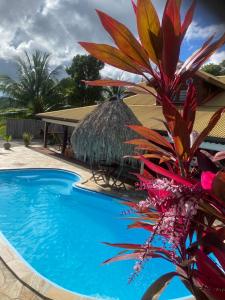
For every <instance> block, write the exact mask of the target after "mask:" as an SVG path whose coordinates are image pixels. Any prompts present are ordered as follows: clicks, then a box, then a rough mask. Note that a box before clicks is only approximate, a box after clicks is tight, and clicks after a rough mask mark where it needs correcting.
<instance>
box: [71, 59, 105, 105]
mask: <svg viewBox="0 0 225 300" xmlns="http://www.w3.org/2000/svg"><path fill="white" fill-rule="evenodd" d="M103 68H104V63H103V62H101V61H100V60H98V59H96V58H95V57H93V56H91V55H76V56H75V57H74V58H73V61H72V64H71V66H70V67H68V68H67V69H66V72H67V74H68V75H70V76H71V78H72V80H73V88H72V90H71V92H70V94H69V95H68V101H69V104H71V105H73V106H85V105H91V104H95V102H96V101H100V100H102V91H103V89H102V87H89V86H86V85H85V83H84V80H98V79H100V78H101V75H100V71H101V70H102V69H103Z"/></svg>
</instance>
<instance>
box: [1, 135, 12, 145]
mask: <svg viewBox="0 0 225 300" xmlns="http://www.w3.org/2000/svg"><path fill="white" fill-rule="evenodd" d="M3 139H4V140H5V141H6V142H7V143H8V142H10V141H11V140H12V136H11V135H5V136H4V137H3Z"/></svg>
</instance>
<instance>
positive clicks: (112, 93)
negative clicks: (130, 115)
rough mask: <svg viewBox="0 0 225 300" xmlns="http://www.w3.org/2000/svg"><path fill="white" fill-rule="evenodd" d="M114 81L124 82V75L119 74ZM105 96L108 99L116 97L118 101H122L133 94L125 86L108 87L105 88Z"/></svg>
mask: <svg viewBox="0 0 225 300" xmlns="http://www.w3.org/2000/svg"><path fill="white" fill-rule="evenodd" d="M114 79H116V80H122V79H123V73H121V74H119V75H118V76H117V77H115V78H114ZM103 95H104V97H105V98H107V99H109V98H113V97H114V98H116V99H118V100H122V99H123V98H125V97H128V96H130V95H132V93H131V92H130V91H129V90H128V89H126V88H125V87H123V86H107V87H104V88H103Z"/></svg>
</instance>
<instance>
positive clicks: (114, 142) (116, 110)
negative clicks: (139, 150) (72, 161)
mask: <svg viewBox="0 0 225 300" xmlns="http://www.w3.org/2000/svg"><path fill="white" fill-rule="evenodd" d="M126 125H140V122H139V121H138V119H137V118H136V116H135V115H134V113H133V112H132V110H131V109H130V108H129V107H128V106H127V105H126V104H125V103H124V102H123V101H122V100H108V101H105V102H103V103H101V104H99V105H98V106H97V107H96V109H95V110H94V111H93V112H91V113H90V114H89V115H88V116H87V117H86V118H85V119H84V120H83V121H82V122H81V123H80V125H79V126H78V127H77V128H76V129H75V130H74V132H73V134H72V137H71V144H72V147H73V151H74V153H75V156H76V158H77V159H79V160H82V161H84V162H88V163H90V164H92V163H98V162H101V161H103V160H104V161H105V162H106V163H107V164H113V163H119V164H123V162H124V158H123V157H124V156H126V155H132V154H134V147H133V146H132V145H129V144H125V143H124V142H125V141H127V140H130V139H133V138H137V135H136V134H135V133H134V132H133V131H132V130H131V129H130V128H128V127H127V126H126ZM129 161H130V163H132V164H136V163H137V162H136V161H134V160H132V159H130V160H129Z"/></svg>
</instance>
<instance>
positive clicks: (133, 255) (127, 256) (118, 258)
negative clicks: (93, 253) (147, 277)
mask: <svg viewBox="0 0 225 300" xmlns="http://www.w3.org/2000/svg"><path fill="white" fill-rule="evenodd" d="M139 257H140V253H137V252H135V253H128V254H124V255H118V256H114V257H112V258H109V259H107V260H106V261H104V262H103V264H109V263H112V262H116V261H121V260H129V259H139Z"/></svg>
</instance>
